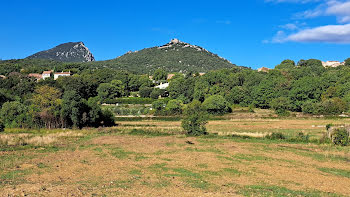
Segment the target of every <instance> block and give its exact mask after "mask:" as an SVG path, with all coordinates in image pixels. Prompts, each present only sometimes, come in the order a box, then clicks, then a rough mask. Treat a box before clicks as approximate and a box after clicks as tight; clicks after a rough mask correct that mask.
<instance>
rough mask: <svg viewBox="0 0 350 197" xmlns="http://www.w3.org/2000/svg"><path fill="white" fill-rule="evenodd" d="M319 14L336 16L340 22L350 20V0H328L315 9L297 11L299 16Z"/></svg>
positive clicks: (311, 16)
mask: <svg viewBox="0 0 350 197" xmlns="http://www.w3.org/2000/svg"><path fill="white" fill-rule="evenodd" d="M319 16H336V17H337V21H338V22H339V23H347V22H350V0H347V1H338V0H328V1H326V2H325V3H322V4H320V5H319V6H317V7H316V8H315V9H311V10H306V11H304V12H302V13H297V14H296V17H297V18H299V19H300V18H315V17H319Z"/></svg>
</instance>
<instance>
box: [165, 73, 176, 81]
mask: <svg viewBox="0 0 350 197" xmlns="http://www.w3.org/2000/svg"><path fill="white" fill-rule="evenodd" d="M174 76H175V74H168V77H167V80H170V79H172V78H173V77H174Z"/></svg>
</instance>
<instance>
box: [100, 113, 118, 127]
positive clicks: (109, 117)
mask: <svg viewBox="0 0 350 197" xmlns="http://www.w3.org/2000/svg"><path fill="white" fill-rule="evenodd" d="M101 119H102V121H103V123H102V125H103V126H105V127H112V126H115V125H116V124H115V116H114V114H113V112H112V111H110V110H103V111H102V117H101Z"/></svg>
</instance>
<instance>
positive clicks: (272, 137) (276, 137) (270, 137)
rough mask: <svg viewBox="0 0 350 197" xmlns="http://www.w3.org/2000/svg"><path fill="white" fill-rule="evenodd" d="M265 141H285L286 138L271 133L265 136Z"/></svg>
mask: <svg viewBox="0 0 350 197" xmlns="http://www.w3.org/2000/svg"><path fill="white" fill-rule="evenodd" d="M266 138H267V139H270V140H285V139H286V137H285V136H284V135H283V133H280V132H278V133H271V134H270V135H267V136H266Z"/></svg>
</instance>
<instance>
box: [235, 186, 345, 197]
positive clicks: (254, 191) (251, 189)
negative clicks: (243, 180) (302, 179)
mask: <svg viewBox="0 0 350 197" xmlns="http://www.w3.org/2000/svg"><path fill="white" fill-rule="evenodd" d="M238 194H241V195H243V196H266V197H270V196H276V197H277V196H278V197H284V196H298V197H300V196H308V197H319V196H339V195H337V194H332V193H323V192H320V191H300V190H291V189H288V188H285V187H279V186H263V185H251V186H246V187H243V188H241V189H240V190H239V191H238Z"/></svg>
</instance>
